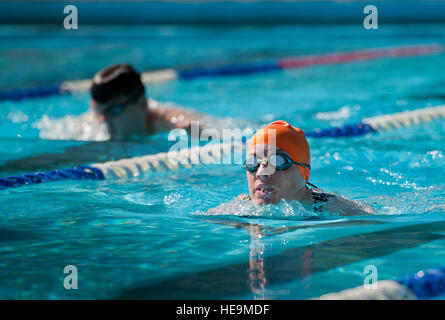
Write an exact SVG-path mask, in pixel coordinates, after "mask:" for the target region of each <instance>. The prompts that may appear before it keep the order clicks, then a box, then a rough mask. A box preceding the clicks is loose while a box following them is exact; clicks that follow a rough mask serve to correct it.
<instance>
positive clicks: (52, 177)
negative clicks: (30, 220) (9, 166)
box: [0, 166, 105, 189]
mask: <svg viewBox="0 0 445 320" xmlns="http://www.w3.org/2000/svg"><path fill="white" fill-rule="evenodd" d="M104 179H105V177H104V175H103V173H102V171H101V170H99V169H97V168H94V167H88V166H80V167H75V168H68V169H59V170H52V171H43V172H36V173H28V174H22V175H16V176H10V177H7V178H0V189H1V188H14V187H20V186H24V185H31V184H37V183H43V182H48V181H56V180H104Z"/></svg>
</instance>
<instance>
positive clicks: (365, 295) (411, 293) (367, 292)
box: [316, 267, 445, 300]
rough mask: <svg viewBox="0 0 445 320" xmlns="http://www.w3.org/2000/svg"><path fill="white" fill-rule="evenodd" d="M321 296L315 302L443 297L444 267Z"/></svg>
mask: <svg viewBox="0 0 445 320" xmlns="http://www.w3.org/2000/svg"><path fill="white" fill-rule="evenodd" d="M376 284H377V288H375V289H373V288H372V287H371V288H365V287H364V286H360V287H356V288H353V289H346V290H343V291H340V292H335V293H328V294H325V295H322V296H320V297H318V298H316V299H317V300H426V299H433V298H437V297H440V296H443V295H445V267H440V268H437V269H428V270H421V271H418V272H416V273H415V274H412V275H408V276H405V277H402V278H398V279H395V280H383V281H378V282H377V283H376Z"/></svg>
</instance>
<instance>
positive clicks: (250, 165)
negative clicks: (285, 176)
mask: <svg viewBox="0 0 445 320" xmlns="http://www.w3.org/2000/svg"><path fill="white" fill-rule="evenodd" d="M261 163H267V164H268V165H270V166H273V167H275V169H277V170H286V169H288V168H290V167H292V166H293V165H295V164H296V165H298V166H302V167H305V168H309V169H310V168H311V166H310V165H309V164H306V163H301V162H296V161H293V160H292V159H291V157H289V156H288V155H287V154H285V153H277V154H275V155H272V156H270V157H267V158H263V159H258V158H257V157H256V156H253V155H251V156H248V157H247V159H246V160H245V161H244V165H243V166H244V168H245V169H246V170H247V171H249V172H255V171H257V170H258V168H259V166H260V165H261Z"/></svg>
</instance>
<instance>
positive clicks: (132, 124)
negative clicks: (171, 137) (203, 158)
mask: <svg viewBox="0 0 445 320" xmlns="http://www.w3.org/2000/svg"><path fill="white" fill-rule="evenodd" d="M90 106H91V108H92V109H93V110H94V111H95V113H96V114H97V119H98V120H99V121H100V122H104V123H105V125H106V127H107V129H108V133H109V135H110V139H111V140H121V139H128V138H131V137H134V136H141V135H147V134H155V133H159V132H164V131H169V130H172V129H185V130H190V126H191V122H192V121H198V120H201V121H202V120H203V119H204V117H203V115H202V114H200V113H197V112H194V111H190V110H187V109H184V108H178V107H174V108H171V107H157V108H151V107H150V106H149V103H148V102H147V97H146V94H145V87H144V84H143V83H142V81H141V76H140V74H139V73H138V72H137V71H136V70H135V69H134V68H133V67H131V66H130V65H129V64H126V63H123V64H118V65H112V66H109V67H106V68H104V69H102V70H100V71H99V72H97V73H96V75H95V76H94V78H93V81H92V86H91V100H90Z"/></svg>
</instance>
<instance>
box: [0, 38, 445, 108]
mask: <svg viewBox="0 0 445 320" xmlns="http://www.w3.org/2000/svg"><path fill="white" fill-rule="evenodd" d="M444 50H445V46H444V45H440V44H427V45H415V46H400V47H390V48H382V49H369V50H359V51H351V52H339V53H328V54H318V55H307V56H299V57H293V58H284V59H277V60H269V61H261V62H247V63H239V64H229V65H223V66H217V67H205V68H196V69H182V70H174V69H165V70H158V71H148V72H143V73H142V74H141V78H142V82H143V83H145V84H149V83H160V82H166V81H173V80H177V79H180V80H190V79H195V78H200V77H214V76H234V75H248V74H255V73H263V72H269V71H277V70H285V69H292V68H303V67H310V66H316V65H327V64H335V63H346V62H354V61H364V60H371V59H378V58H402V57H408V56H419V55H427V54H435V53H440V52H443V51H444ZM90 86H91V80H89V79H86V80H76V81H65V82H62V83H61V84H56V85H49V86H40V87H34V88H24V89H14V90H6V91H0V101H7V100H13V101H18V100H24V99H32V98H40V97H47V96H54V95H63V94H70V93H75V92H84V91H88V90H89V89H90Z"/></svg>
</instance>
